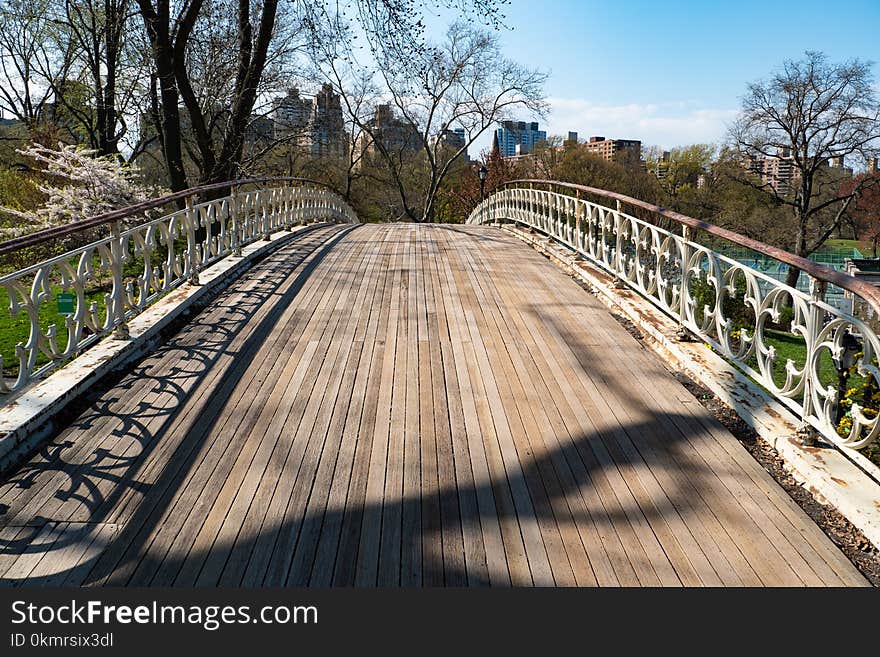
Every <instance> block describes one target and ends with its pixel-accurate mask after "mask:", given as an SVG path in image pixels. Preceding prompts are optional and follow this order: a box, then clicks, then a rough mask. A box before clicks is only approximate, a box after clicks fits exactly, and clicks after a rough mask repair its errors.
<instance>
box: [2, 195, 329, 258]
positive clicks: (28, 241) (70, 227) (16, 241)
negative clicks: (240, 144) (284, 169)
mask: <svg viewBox="0 0 880 657" xmlns="http://www.w3.org/2000/svg"><path fill="white" fill-rule="evenodd" d="M272 182H300V183H307V184H311V185H318V186H320V187H326V188H327V189H329V190H331V191H334V192H335V191H336V190H335V189H334V188H333V187H332V186H331V185H328V184H327V183H324V182H321V181H320V180H311V179H310V178H290V177H281V178H279V177H272V178H242V179H239V180H229V181H226V182H220V183H211V184H208V185H198V186H196V187H190V188H188V189H184V190H181V191H179V192H174V193H172V194H167V195H165V196H162V197H159V198H156V199H151V200H149V201H144V202H143V203H138V204H136V205H131V206H129V207H126V208H120V209H118V210H111V211H110V212H105V213H103V214H99V215H95V216H94V217H87V218H86V219H82V220H80V221H74V222H71V223H69V224H64V225H63V226H52V227H51V228H44V229H43V230H38V231H34V232H33V233H29V234H27V235H22V236H21V237H15V238H13V239H10V240H6V241H5V242H0V256H2V255H6V254H8V253H12V252H14V251H18V250H20V249H26V248H28V247H32V246H38V245H40V244H45V243H46V242H49V241H51V240H54V239H58V238H59V237H64V236H66V235H70V234H72V233H78V232H80V231H84V230H88V229H89V228H95V227H97V226H104V225H107V224H112V223H114V222H116V221H120V220H121V219H125V218H126V217H131V216H134V215H137V214H143V213H144V212H149V211H150V210H155V209H156V208H161V207H163V206H165V205H167V204H169V203H173V202H174V201H180V200H183V199H186V198H189V197H191V196H196V195H198V194H205V193H207V192H213V191H217V190H219V189H227V188H233V187H239V186H242V185H251V184H256V183H272Z"/></svg>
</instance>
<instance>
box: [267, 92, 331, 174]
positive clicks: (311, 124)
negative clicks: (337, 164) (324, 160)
mask: <svg viewBox="0 0 880 657" xmlns="http://www.w3.org/2000/svg"><path fill="white" fill-rule="evenodd" d="M272 120H273V121H274V124H275V138H276V139H286V140H288V141H289V142H291V143H293V144H295V145H297V146H300V147H302V148H304V149H308V150H309V151H310V152H311V154H312V156H314V157H332V158H338V159H342V158H344V157H345V155H346V139H345V121H344V120H343V117H342V103H341V101H340V98H339V95H338V94H336V93H334V91H333V87H332V86H330V85H329V84H325V85H324V86H323V87H321V90H320V91H319V92H318V93H317V94H316V95H315V97H314V98H307V97H305V96H302V95H301V94H300V91H299V89H296V88H293V89H291V90H290V91H288V92H287V95H286V96H284V97H283V98H279V99H278V100H276V101H275V104H274V108H273V111H272Z"/></svg>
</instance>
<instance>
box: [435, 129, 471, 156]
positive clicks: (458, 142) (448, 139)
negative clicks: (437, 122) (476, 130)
mask: <svg viewBox="0 0 880 657" xmlns="http://www.w3.org/2000/svg"><path fill="white" fill-rule="evenodd" d="M438 142H439V143H440V145H441V146H444V147H446V148H448V149H449V150H451V151H457V150H459V149H460V148H464V146H465V144H467V136H466V135H465V132H464V128H455V129H454V130H443V131H442V132H441V133H440V134H439V135H436V136H435V137H433V138H432V139H431V145H432V146H433V145H436V144H437V143H438ZM462 155H463V156H464V159H465V160H466V161H467V160H469V159H470V158H468V154H467V149H465V151H464V152H463V153H462Z"/></svg>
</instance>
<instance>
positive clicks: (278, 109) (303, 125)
mask: <svg viewBox="0 0 880 657" xmlns="http://www.w3.org/2000/svg"><path fill="white" fill-rule="evenodd" d="M273 105H274V107H273V110H272V120H273V121H274V122H275V138H276V139H284V138H289V137H290V136H291V135H305V134H306V132H307V131H308V127H309V123H310V121H311V119H312V109H313V106H314V104H313V102H312V99H311V98H304V97H302V96H300V93H299V89H297V88H296V87H294V88H293V89H290V90H289V91H288V92H287V95H286V96H284V97H282V98H278V99H276V100H275V102H274V103H273Z"/></svg>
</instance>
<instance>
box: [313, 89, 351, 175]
mask: <svg viewBox="0 0 880 657" xmlns="http://www.w3.org/2000/svg"><path fill="white" fill-rule="evenodd" d="M313 107H314V113H313V115H312V155H314V156H315V157H327V158H335V159H343V158H344V157H345V156H346V139H345V121H344V120H343V118H342V102H341V101H340V98H339V94H337V93H335V92H334V91H333V87H332V86H331V85H329V84H325V85H324V86H323V87H321V91H319V92H318V93H317V94H316V95H315V101H314V104H313Z"/></svg>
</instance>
